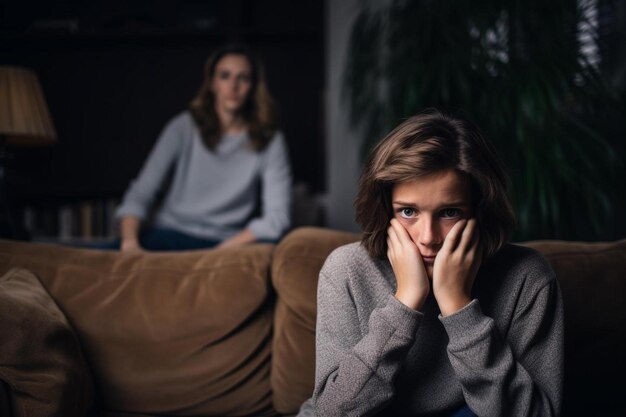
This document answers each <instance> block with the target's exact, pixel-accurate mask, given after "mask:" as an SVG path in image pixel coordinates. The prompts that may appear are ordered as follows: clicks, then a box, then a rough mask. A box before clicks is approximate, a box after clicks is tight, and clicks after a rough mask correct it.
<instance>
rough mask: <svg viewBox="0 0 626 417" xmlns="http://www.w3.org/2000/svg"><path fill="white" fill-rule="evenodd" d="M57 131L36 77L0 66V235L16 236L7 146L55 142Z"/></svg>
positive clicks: (24, 71)
mask: <svg viewBox="0 0 626 417" xmlns="http://www.w3.org/2000/svg"><path fill="white" fill-rule="evenodd" d="M56 138H57V136H56V132H55V130H54V125H53V124H52V119H51V118H50V112H49V111H48V106H47V105H46V100H45V99H44V96H43V92H42V91H41V86H40V85H39V80H38V79H37V75H36V74H35V73H34V72H33V71H31V70H29V69H26V68H20V67H13V66H0V211H1V213H0V234H1V235H3V236H5V237H15V235H17V234H18V230H19V229H18V227H17V225H16V224H15V222H14V220H13V215H12V206H11V204H10V202H9V201H8V200H9V193H8V192H7V169H6V163H7V160H8V159H9V155H8V153H7V147H8V146H37V145H47V144H51V143H55V142H56Z"/></svg>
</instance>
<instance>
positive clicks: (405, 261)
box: [387, 219, 430, 310]
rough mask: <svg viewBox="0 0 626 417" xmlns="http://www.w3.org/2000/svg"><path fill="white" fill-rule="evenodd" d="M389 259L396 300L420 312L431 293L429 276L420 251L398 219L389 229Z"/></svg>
mask: <svg viewBox="0 0 626 417" xmlns="http://www.w3.org/2000/svg"><path fill="white" fill-rule="evenodd" d="M387 258H389V262H390V263H391V267H392V269H393V273H394V275H395V277H396V283H397V290H396V298H397V299H398V300H399V301H400V302H401V303H403V304H404V305H406V306H407V307H409V308H412V309H413V310H419V309H421V308H422V305H424V301H425V300H426V297H427V296H428V293H429V292H430V283H429V281H428V274H427V273H426V268H425V267H424V262H423V261H422V257H421V255H420V253H419V249H417V246H416V245H415V243H414V242H413V240H411V237H410V236H409V233H408V232H407V231H406V229H405V228H404V227H403V226H402V225H401V224H400V222H399V221H398V220H397V219H391V222H390V226H389V228H388V229H387Z"/></svg>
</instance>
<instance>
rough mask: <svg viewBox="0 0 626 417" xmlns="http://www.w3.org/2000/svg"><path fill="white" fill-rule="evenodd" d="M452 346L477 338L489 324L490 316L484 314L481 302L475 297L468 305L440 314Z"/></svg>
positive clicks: (464, 343)
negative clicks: (446, 314) (452, 312)
mask: <svg viewBox="0 0 626 417" xmlns="http://www.w3.org/2000/svg"><path fill="white" fill-rule="evenodd" d="M439 320H440V321H441V323H442V324H443V326H444V328H445V329H446V332H447V333H448V338H449V339H450V345H451V346H461V345H466V344H467V343H470V342H471V341H472V340H475V339H476V338H477V337H480V336H479V335H482V334H483V333H484V329H486V328H487V327H488V326H489V322H490V320H491V319H490V318H489V317H487V316H485V315H484V314H483V311H482V309H481V308H480V303H479V302H478V300H477V299H476V298H475V299H473V300H472V301H471V302H470V303H469V304H468V305H466V306H465V307H463V308H462V309H460V310H459V311H457V312H456V313H454V314H450V315H449V316H445V317H444V316H442V315H441V314H440V315H439Z"/></svg>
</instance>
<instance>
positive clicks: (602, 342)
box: [524, 239, 626, 416]
mask: <svg viewBox="0 0 626 417" xmlns="http://www.w3.org/2000/svg"><path fill="white" fill-rule="evenodd" d="M524 245H526V246H529V247H532V248H535V249H537V250H539V251H540V252H541V253H543V254H544V255H545V256H546V258H548V260H549V261H550V264H551V265H552V268H553V269H554V271H555V272H556V276H557V279H558V281H559V285H560V286H561V291H562V293H563V303H564V309H565V391H564V394H565V398H564V403H563V415H564V416H571V415H626V404H625V402H624V398H622V395H623V387H624V384H623V383H621V382H620V381H623V378H624V375H626V361H625V360H624V354H625V352H626V305H625V304H624V301H625V300H626V239H624V240H620V241H617V242H610V243H609V242H600V243H584V242H564V241H547V240H544V241H534V242H525V243H524Z"/></svg>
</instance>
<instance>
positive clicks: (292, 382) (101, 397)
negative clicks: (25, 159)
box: [0, 228, 626, 417]
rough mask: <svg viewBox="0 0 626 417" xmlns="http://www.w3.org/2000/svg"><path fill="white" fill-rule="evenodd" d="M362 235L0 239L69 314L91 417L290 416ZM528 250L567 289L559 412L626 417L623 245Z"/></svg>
mask: <svg viewBox="0 0 626 417" xmlns="http://www.w3.org/2000/svg"><path fill="white" fill-rule="evenodd" d="M358 238H359V236H358V235H356V234H352V233H346V232H340V231H337V230H331V229H321V228H301V229H297V230H295V231H293V232H291V233H290V234H289V235H288V236H286V237H285V238H284V239H283V240H282V241H281V242H280V243H278V245H277V246H273V245H269V244H264V245H263V244H255V245H249V246H245V247H241V248H236V249H217V250H203V251H195V252H194V251H190V252H172V253H159V254H155V253H140V254H133V255H126V254H121V253H118V252H104V251H94V250H83V249H77V248H68V247H60V246H55V245H45V244H34V243H22V242H11V241H0V275H1V274H4V273H6V272H7V271H9V270H11V269H12V268H15V267H19V268H24V269H27V270H29V271H31V272H32V274H34V276H36V277H37V279H38V281H40V282H41V284H42V288H43V289H45V290H46V292H47V293H49V295H50V299H51V300H54V302H55V303H56V305H58V307H59V309H60V310H61V311H62V312H63V313H64V315H65V317H66V318H67V322H68V324H69V325H70V326H71V329H73V330H74V331H75V334H76V335H77V336H78V340H79V341H80V345H81V347H82V351H83V353H84V356H85V358H86V360H87V364H88V366H89V369H90V370H91V372H92V374H93V377H94V380H95V393H96V401H95V406H94V409H93V410H92V413H91V414H89V415H90V416H92V415H97V416H102V417H130V416H133V417H135V416H136V417H140V416H149V415H171V416H184V415H204V416H215V415H221V416H229V415H232V416H235V415H237V416H261V415H268V416H272V415H279V414H280V415H294V414H295V413H297V411H298V408H299V405H300V404H301V403H302V401H304V400H305V399H306V398H308V397H309V396H310V395H311V391H312V388H313V382H314V369H315V319H316V312H317V311H316V310H317V308H316V292H317V278H318V273H319V270H320V268H321V267H322V265H323V263H324V260H325V259H326V256H327V255H328V254H329V253H330V252H331V251H332V250H333V249H335V248H336V247H338V246H340V245H343V244H345V243H348V242H353V241H355V240H358ZM522 244H524V245H527V246H530V247H534V248H536V249H538V250H539V251H541V252H542V253H543V254H544V255H545V256H546V257H547V259H548V260H549V261H550V263H551V264H552V266H553V268H554V270H555V271H556V275H557V278H558V281H559V285H560V287H561V289H562V292H563V300H564V304H565V332H566V334H565V398H564V412H563V416H578V415H606V416H621V415H626V406H624V402H623V400H622V399H621V390H622V389H621V387H622V385H623V384H621V383H620V381H621V380H623V375H625V374H626V363H625V361H624V355H623V352H625V351H626V341H625V340H626V337H625V334H626V307H624V305H623V300H624V296H625V295H626V240H622V241H618V242H604V243H587V242H562V241H545V240H544V241H535V242H524V243H522ZM36 287H37V286H36V285H33V288H34V289H33V291H34V294H37V289H36ZM9 315H10V313H9V312H7V311H6V310H2V306H1V305H0V323H1V322H2V320H5V319H6V317H8V316H9ZM26 327H29V325H26ZM0 337H1V335H0ZM41 343H43V342H41ZM42 346H43V347H42V349H44V350H45V344H44V345H42ZM2 359H3V354H2V353H0V361H1V360H2ZM70 375H71V374H70ZM33 377H34V378H37V377H36V376H33ZM66 378H69V379H68V380H69V381H74V378H75V377H68V376H67V375H66ZM0 379H2V380H4V381H5V382H6V379H5V377H3V376H2V375H0ZM5 405H6V401H4V402H3V398H2V396H0V410H2V409H3V408H2V407H4V406H5Z"/></svg>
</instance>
